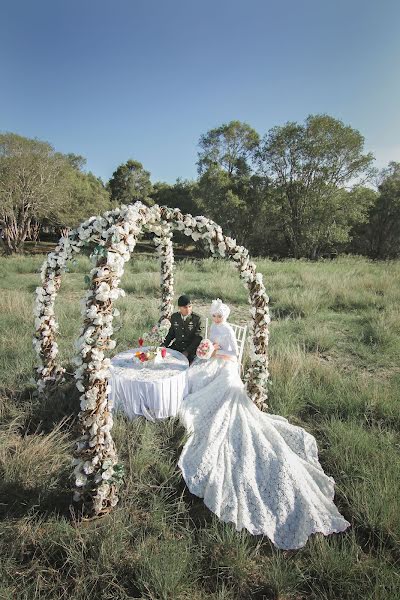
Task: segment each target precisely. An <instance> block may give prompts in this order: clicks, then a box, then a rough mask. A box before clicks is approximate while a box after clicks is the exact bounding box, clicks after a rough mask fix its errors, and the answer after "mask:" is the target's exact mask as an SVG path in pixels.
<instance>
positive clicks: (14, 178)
mask: <svg viewBox="0 0 400 600" xmlns="http://www.w3.org/2000/svg"><path fill="white" fill-rule="evenodd" d="M70 168H71V167H70V164H69V162H68V160H67V159H66V157H65V156H63V155H62V154H60V153H58V152H55V150H54V148H53V147H52V146H51V145H50V144H48V143H47V142H42V141H40V140H37V139H29V138H25V137H22V136H20V135H17V134H15V133H4V134H0V228H1V231H2V237H3V242H4V246H5V249H6V252H7V253H9V254H12V253H14V252H18V251H20V250H21V248H22V245H23V243H24V241H25V240H26V239H27V237H28V235H29V234H30V230H31V227H32V224H33V222H34V221H35V222H36V223H37V222H40V221H41V220H42V219H43V218H45V217H46V215H47V214H48V213H49V212H50V211H51V210H54V209H55V207H57V206H59V205H60V204H61V203H62V202H63V200H64V199H65V197H66V194H67V186H66V185H65V182H66V180H67V179H68V171H69V169H70Z"/></svg>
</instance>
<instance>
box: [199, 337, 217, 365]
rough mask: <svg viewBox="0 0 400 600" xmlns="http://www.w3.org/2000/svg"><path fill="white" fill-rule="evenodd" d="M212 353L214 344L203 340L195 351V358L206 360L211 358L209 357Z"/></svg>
mask: <svg viewBox="0 0 400 600" xmlns="http://www.w3.org/2000/svg"><path fill="white" fill-rule="evenodd" d="M213 352H214V344H213V343H212V341H211V340H208V339H204V340H201V342H200V344H199V346H198V348H197V350H196V356H198V358H202V359H204V360H207V359H209V358H211V355H212V353H213Z"/></svg>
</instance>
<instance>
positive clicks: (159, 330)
mask: <svg viewBox="0 0 400 600" xmlns="http://www.w3.org/2000/svg"><path fill="white" fill-rule="evenodd" d="M170 325H171V323H170V322H169V320H168V319H163V320H162V321H161V322H160V323H157V325H154V326H153V327H152V328H151V331H150V332H148V333H144V334H143V335H142V337H140V338H139V340H138V342H139V346H140V348H142V347H143V346H144V345H145V346H146V350H138V351H137V352H135V359H137V360H139V361H140V362H141V363H145V362H147V361H149V360H156V359H159V358H165V357H166V355H167V349H166V348H164V347H161V344H162V342H163V341H164V339H165V337H166V335H167V333H168V331H169V328H170Z"/></svg>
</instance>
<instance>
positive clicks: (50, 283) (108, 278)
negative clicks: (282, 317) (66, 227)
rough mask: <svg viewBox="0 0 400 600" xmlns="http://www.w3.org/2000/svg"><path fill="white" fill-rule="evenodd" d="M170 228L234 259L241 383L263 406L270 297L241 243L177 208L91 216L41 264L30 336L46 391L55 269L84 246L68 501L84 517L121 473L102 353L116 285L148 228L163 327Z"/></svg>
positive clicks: (50, 382) (113, 496) (139, 207)
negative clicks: (240, 308)
mask: <svg viewBox="0 0 400 600" xmlns="http://www.w3.org/2000/svg"><path fill="white" fill-rule="evenodd" d="M173 228H176V229H178V230H180V231H183V232H184V233H185V235H187V236H190V237H191V238H192V239H193V240H194V241H199V240H203V241H204V242H205V243H206V244H207V245H208V246H209V249H210V252H211V254H212V255H213V256H215V257H220V258H229V259H230V260H232V261H233V263H234V264H235V265H236V267H237V269H238V271H239V273H240V276H241V279H242V281H243V283H244V285H245V286H246V288H247V289H248V292H249V303H250V304H251V315H252V328H251V333H252V336H251V340H250V361H251V362H250V366H249V368H248V370H247V373H246V375H245V382H246V387H247V391H248V393H249V396H250V397H251V399H252V400H253V401H254V402H255V403H256V404H257V405H258V406H259V408H262V409H266V407H267V404H266V398H267V392H266V383H267V381H268V358H267V347H268V324H269V322H270V318H269V312H268V301H269V299H268V296H267V294H266V291H265V287H264V284H263V280H262V275H261V274H260V273H257V272H256V266H255V264H254V263H253V262H252V261H251V260H250V258H249V255H248V251H247V250H246V248H244V247H243V246H240V245H238V244H237V243H236V240H234V239H232V238H230V237H227V236H224V235H223V233H222V229H221V227H220V226H219V225H217V224H216V223H214V222H213V221H211V220H210V219H207V218H206V217H203V216H197V217H193V216H192V215H189V214H187V215H184V214H183V213H181V211H180V210H179V209H177V208H169V207H159V206H158V205H154V206H151V207H147V206H145V205H144V204H142V203H141V202H135V204H132V205H128V206H126V205H122V206H121V207H119V208H116V209H114V210H112V211H107V212H106V213H104V214H103V215H101V216H93V217H91V218H90V219H88V220H87V221H85V222H84V223H82V224H81V225H80V226H79V227H78V228H77V229H75V230H72V231H70V232H69V233H68V235H67V236H66V237H62V238H61V239H60V241H59V243H58V245H57V247H56V248H55V250H54V252H51V253H50V254H49V255H48V256H47V259H46V261H45V262H44V264H43V267H42V270H41V281H42V285H41V287H38V288H36V303H35V309H34V315H35V335H34V340H33V343H34V346H35V349H36V353H37V356H38V366H37V371H36V373H37V391H38V393H45V392H46V390H47V389H49V388H51V387H53V386H57V385H58V384H59V383H61V382H62V381H63V378H64V376H65V370H64V368H63V367H62V366H60V365H59V364H58V362H57V357H58V346H57V342H56V336H57V332H58V324H57V321H56V317H55V311H54V303H55V299H56V295H57V292H58V290H59V288H60V283H61V275H62V273H63V272H64V271H65V270H66V266H67V263H68V261H69V260H70V259H71V258H72V257H73V256H74V255H75V254H76V253H79V252H85V251H87V252H88V253H89V254H90V257H91V261H92V264H93V268H92V269H91V271H90V274H89V277H88V279H87V282H88V285H89V288H88V290H87V292H86V295H85V298H84V299H83V303H82V317H83V325H82V328H81V331H80V335H79V338H78V340H77V343H76V347H77V357H76V359H75V364H76V371H75V379H76V387H77V388H78V390H79V392H80V393H81V396H80V401H81V404H80V408H81V410H80V413H79V426H80V438H79V440H78V441H77V446H76V450H75V458H74V475H75V493H74V499H75V500H76V501H81V502H82V505H83V512H84V513H85V514H87V515H89V516H91V515H101V514H104V513H106V512H108V511H109V510H111V508H112V507H113V506H115V505H116V504H117V502H118V488H119V485H120V484H121V480H122V477H123V468H122V465H120V464H119V463H118V457H117V453H116V449H115V446H114V442H113V440H112V436H111V429H112V425H113V421H112V414H111V411H112V405H111V401H110V398H109V392H110V387H109V385H108V378H109V370H108V369H109V365H110V359H109V358H108V357H106V355H105V354H106V352H107V351H109V350H112V349H114V348H115V345H116V343H115V341H114V340H112V339H111V338H112V334H113V327H112V322H113V317H114V316H117V315H118V309H116V308H114V306H113V304H114V301H115V300H117V299H118V298H119V297H121V296H123V295H124V291H123V290H122V289H120V288H119V283H120V280H121V277H122V275H123V272H124V264H125V262H126V261H128V260H129V258H130V255H131V253H132V252H133V250H134V247H135V245H136V241H137V238H138V236H139V235H140V234H141V233H142V232H143V231H149V232H153V233H154V234H155V238H154V242H155V244H156V247H157V251H158V254H159V257H160V261H161V307H160V313H161V314H160V326H161V324H162V323H163V322H164V320H165V319H169V318H170V316H171V314H172V299H173V265H174V258H173V246H172V229H173ZM158 331H159V329H158ZM154 333H156V332H154ZM164 337H165V336H164Z"/></svg>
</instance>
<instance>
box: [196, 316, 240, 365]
mask: <svg viewBox="0 0 400 600" xmlns="http://www.w3.org/2000/svg"><path fill="white" fill-rule="evenodd" d="M230 326H231V327H232V329H233V331H234V333H235V335H236V341H237V345H238V350H239V354H238V369H239V373H241V372H242V359H243V351H244V344H245V341H246V333H247V325H233V323H230ZM207 334H208V317H207V318H206V330H205V334H204V337H205V338H206V337H207Z"/></svg>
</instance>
